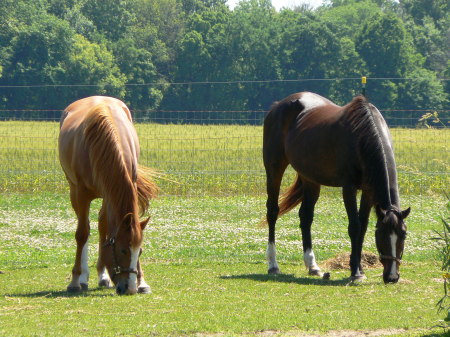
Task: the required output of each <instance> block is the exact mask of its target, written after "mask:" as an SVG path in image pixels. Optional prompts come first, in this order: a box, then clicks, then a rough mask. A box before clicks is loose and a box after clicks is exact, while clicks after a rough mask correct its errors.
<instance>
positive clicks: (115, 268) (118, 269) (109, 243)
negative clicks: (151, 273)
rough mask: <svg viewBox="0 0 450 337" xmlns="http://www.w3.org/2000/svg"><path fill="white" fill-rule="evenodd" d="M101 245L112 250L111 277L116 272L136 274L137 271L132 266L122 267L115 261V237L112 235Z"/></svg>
mask: <svg viewBox="0 0 450 337" xmlns="http://www.w3.org/2000/svg"><path fill="white" fill-rule="evenodd" d="M103 247H111V248H112V251H113V268H112V269H113V272H114V275H112V277H113V278H114V276H116V275H118V274H122V273H131V274H136V275H137V274H138V271H137V270H136V269H134V268H122V267H121V266H120V265H119V264H118V263H117V256H116V238H115V237H112V238H110V239H109V240H108V241H106V243H105V244H104V245H103Z"/></svg>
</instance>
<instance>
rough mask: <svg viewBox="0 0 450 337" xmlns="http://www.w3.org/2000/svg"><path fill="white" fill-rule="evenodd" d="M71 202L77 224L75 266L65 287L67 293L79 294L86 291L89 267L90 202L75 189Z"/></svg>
mask: <svg viewBox="0 0 450 337" xmlns="http://www.w3.org/2000/svg"><path fill="white" fill-rule="evenodd" d="M70 197H71V202H72V206H73V208H74V210H75V213H76V214H77V218H78V224H77V231H76V233H75V239H76V242H77V250H76V254H75V264H74V266H73V269H72V280H71V282H70V284H69V285H68V287H67V291H69V292H79V291H81V290H87V289H88V282H89V266H88V239H89V232H90V226H89V206H90V203H91V200H89V199H86V198H84V196H83V195H82V194H81V193H78V191H76V189H75V188H71V193H70Z"/></svg>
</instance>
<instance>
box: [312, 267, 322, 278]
mask: <svg viewBox="0 0 450 337" xmlns="http://www.w3.org/2000/svg"><path fill="white" fill-rule="evenodd" d="M309 275H311V276H319V277H323V273H322V271H321V270H320V269H310V270H309Z"/></svg>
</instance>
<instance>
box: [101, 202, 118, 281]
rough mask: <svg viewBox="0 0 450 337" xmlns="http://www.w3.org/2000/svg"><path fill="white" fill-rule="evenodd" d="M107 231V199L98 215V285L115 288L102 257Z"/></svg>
mask: <svg viewBox="0 0 450 337" xmlns="http://www.w3.org/2000/svg"><path fill="white" fill-rule="evenodd" d="M107 231H108V223H107V217H106V206H105V201H103V204H102V208H101V209H100V212H99V216H98V232H99V242H98V260H97V275H98V286H99V287H105V288H113V287H114V285H113V282H112V281H111V278H110V277H109V274H108V271H107V270H106V266H105V263H104V262H103V258H102V257H103V249H105V242H106V234H107Z"/></svg>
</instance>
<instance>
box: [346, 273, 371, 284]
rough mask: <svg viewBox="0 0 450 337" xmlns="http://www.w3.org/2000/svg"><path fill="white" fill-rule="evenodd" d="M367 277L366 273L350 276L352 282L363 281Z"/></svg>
mask: <svg viewBox="0 0 450 337" xmlns="http://www.w3.org/2000/svg"><path fill="white" fill-rule="evenodd" d="M365 279H367V276H366V275H364V274H362V275H358V276H350V282H352V283H362V282H364V280H365Z"/></svg>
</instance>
